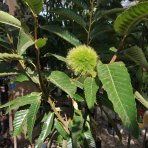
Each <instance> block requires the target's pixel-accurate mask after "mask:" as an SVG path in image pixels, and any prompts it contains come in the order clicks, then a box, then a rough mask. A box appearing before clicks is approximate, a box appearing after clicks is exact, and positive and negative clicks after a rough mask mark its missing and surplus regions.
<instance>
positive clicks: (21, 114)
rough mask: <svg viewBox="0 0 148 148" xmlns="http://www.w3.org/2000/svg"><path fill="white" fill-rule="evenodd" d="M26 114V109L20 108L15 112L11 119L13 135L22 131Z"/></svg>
mask: <svg viewBox="0 0 148 148" xmlns="http://www.w3.org/2000/svg"><path fill="white" fill-rule="evenodd" d="M27 114H28V110H20V111H17V112H16V113H15V117H14V121H13V127H14V131H13V135H14V136H17V135H19V134H20V133H21V132H22V129H23V125H24V122H25V120H26V116H27Z"/></svg>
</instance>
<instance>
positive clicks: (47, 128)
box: [36, 112, 54, 148]
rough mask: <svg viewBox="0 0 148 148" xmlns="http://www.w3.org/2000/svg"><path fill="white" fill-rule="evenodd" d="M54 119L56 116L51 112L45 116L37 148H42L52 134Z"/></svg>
mask: <svg viewBox="0 0 148 148" xmlns="http://www.w3.org/2000/svg"><path fill="white" fill-rule="evenodd" d="M53 118H54V114H53V113H51V112H49V113H48V114H46V115H45V121H44V124H43V127H42V130H41V133H40V136H39V138H38V140H37V143H36V148H40V147H41V145H42V144H43V142H44V140H45V139H46V137H47V136H48V135H49V134H50V132H51V130H52V126H53Z"/></svg>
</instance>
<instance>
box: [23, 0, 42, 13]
mask: <svg viewBox="0 0 148 148" xmlns="http://www.w3.org/2000/svg"><path fill="white" fill-rule="evenodd" d="M25 2H26V3H27V5H28V6H29V7H30V9H31V11H32V12H33V13H34V14H39V13H40V12H41V11H42V8H43V0H25Z"/></svg>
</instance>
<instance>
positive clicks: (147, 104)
mask: <svg viewBox="0 0 148 148" xmlns="http://www.w3.org/2000/svg"><path fill="white" fill-rule="evenodd" d="M134 95H135V98H136V99H137V100H138V101H139V102H140V103H141V104H142V105H143V106H145V107H146V108H148V100H147V99H145V98H144V97H143V96H142V95H141V94H140V93H139V92H138V91H136V92H135V94H134Z"/></svg>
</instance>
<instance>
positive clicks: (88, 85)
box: [84, 77, 98, 110]
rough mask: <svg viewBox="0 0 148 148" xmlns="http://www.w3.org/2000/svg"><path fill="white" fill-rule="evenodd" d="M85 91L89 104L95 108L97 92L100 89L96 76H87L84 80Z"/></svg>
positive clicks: (89, 106)
mask: <svg viewBox="0 0 148 148" xmlns="http://www.w3.org/2000/svg"><path fill="white" fill-rule="evenodd" d="M84 91H85V98H86V103H87V106H88V108H89V109H90V110H92V109H93V107H94V104H95V103H96V93H97V91H98V86H97V84H96V82H95V79H94V78H91V77H87V78H86V80H85V81H84Z"/></svg>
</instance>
